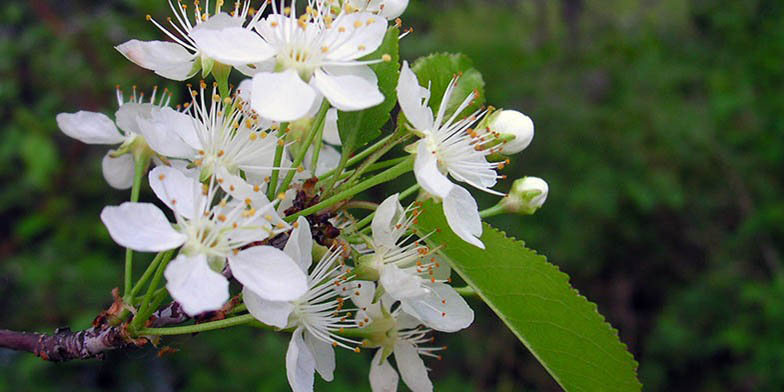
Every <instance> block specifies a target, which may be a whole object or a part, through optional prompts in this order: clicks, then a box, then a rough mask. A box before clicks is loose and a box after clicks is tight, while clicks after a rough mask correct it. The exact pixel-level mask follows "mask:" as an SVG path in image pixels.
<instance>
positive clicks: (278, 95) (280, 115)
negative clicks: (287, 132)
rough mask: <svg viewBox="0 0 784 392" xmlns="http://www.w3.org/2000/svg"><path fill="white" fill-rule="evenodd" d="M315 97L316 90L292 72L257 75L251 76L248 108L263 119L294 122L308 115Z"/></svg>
mask: <svg viewBox="0 0 784 392" xmlns="http://www.w3.org/2000/svg"><path fill="white" fill-rule="evenodd" d="M317 97H318V96H317V94H316V91H315V90H313V88H312V87H310V86H308V84H307V83H305V82H303V81H302V79H301V78H300V77H299V75H298V74H297V72H296V71H294V70H293V69H289V70H287V71H284V72H260V73H258V74H256V75H255V76H254V77H253V92H252V94H251V107H252V108H253V110H255V111H256V112H257V113H258V114H259V115H260V116H262V117H264V118H268V119H271V120H274V121H294V120H298V119H300V118H302V117H303V116H305V114H307V113H308V111H309V110H310V108H311V107H312V106H313V104H314V101H315V100H316V98H317Z"/></svg>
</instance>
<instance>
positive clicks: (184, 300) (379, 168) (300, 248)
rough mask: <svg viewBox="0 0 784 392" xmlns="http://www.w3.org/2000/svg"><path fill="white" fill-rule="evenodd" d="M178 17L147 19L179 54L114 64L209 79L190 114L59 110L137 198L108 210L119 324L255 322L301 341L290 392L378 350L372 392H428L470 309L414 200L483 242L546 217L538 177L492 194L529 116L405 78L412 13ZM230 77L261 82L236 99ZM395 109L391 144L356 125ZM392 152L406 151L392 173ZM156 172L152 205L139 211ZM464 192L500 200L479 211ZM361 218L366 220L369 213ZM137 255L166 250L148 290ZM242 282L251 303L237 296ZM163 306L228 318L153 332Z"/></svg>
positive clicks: (63, 125) (455, 79) (339, 7)
mask: <svg viewBox="0 0 784 392" xmlns="http://www.w3.org/2000/svg"><path fill="white" fill-rule="evenodd" d="M169 4H170V6H171V10H172V13H173V17H170V18H168V19H167V23H159V22H158V21H157V20H156V19H155V18H153V17H151V16H148V17H147V19H148V20H150V21H151V22H152V23H153V24H154V25H155V26H157V27H158V28H160V29H161V31H162V32H163V33H164V34H165V35H166V36H167V37H168V38H169V39H170V40H168V41H149V42H144V41H138V40H131V41H128V42H126V43H123V44H121V45H119V46H117V50H118V51H119V52H120V53H122V54H123V55H124V56H125V57H127V58H128V59H129V60H130V61H132V62H134V63H135V64H137V65H139V66H141V67H143V68H146V69H149V70H151V71H154V72H155V73H156V74H157V75H160V76H162V77H164V78H168V79H171V80H175V81H183V80H187V79H190V78H192V77H194V76H196V75H197V74H199V73H200V74H201V77H202V78H204V79H208V78H210V77H211V78H212V79H213V80H214V81H211V82H208V81H206V80H201V81H198V82H196V83H194V84H188V87H187V91H188V93H189V96H190V97H189V100H187V101H186V102H184V103H182V104H181V105H176V106H172V100H173V97H172V96H171V93H169V92H168V91H166V90H164V91H163V92H159V91H157V89H154V90H153V91H152V94H150V97H149V98H145V97H144V95H143V94H140V93H138V92H137V91H135V90H134V92H133V95H132V96H131V97H130V99H126V98H125V97H124V96H123V94H122V93H121V92H120V91H119V89H118V95H117V97H118V104H119V109H118V110H117V112H116V114H115V116H114V119H111V118H110V117H108V116H106V115H104V114H101V113H94V112H86V111H80V112H76V113H62V114H60V115H58V116H57V123H58V125H59V127H60V129H61V130H62V131H63V132H64V133H65V134H67V135H69V136H71V137H73V138H76V139H78V140H80V141H82V142H85V143H89V144H104V145H112V146H115V148H114V149H112V150H110V151H109V152H108V153H107V154H106V155H105V156H104V158H103V161H102V165H103V174H104V177H105V178H106V181H107V182H108V183H109V185H111V186H112V187H114V188H117V189H129V188H130V189H131V198H130V201H129V202H126V203H123V204H120V205H117V206H107V207H105V208H104V209H103V211H102V213H101V220H102V221H103V223H104V225H105V226H106V228H107V229H108V232H109V234H110V236H111V237H112V238H113V239H114V241H115V242H117V244H119V245H121V246H123V247H125V248H126V249H127V252H126V280H125V292H124V295H123V297H122V301H123V306H124V313H123V314H120V315H119V316H118V318H119V320H120V321H121V322H125V323H126V326H127V328H126V329H127V331H128V333H129V336H133V337H147V338H150V339H151V340H152V339H157V337H158V336H161V335H170V334H176V333H190V332H198V331H202V330H208V329H212V327H213V326H214V327H215V328H223V327H228V326H233V325H238V324H241V323H252V324H253V325H257V326H259V327H264V328H269V329H274V330H279V331H286V332H290V333H291V341H290V344H289V347H288V351H287V353H286V356H285V361H286V368H287V375H288V381H289V384H290V386H291V388H292V389H293V390H294V391H311V390H313V385H314V376H315V373H318V374H319V375H320V376H321V378H323V379H324V380H326V381H331V380H332V379H333V372H334V369H335V366H336V364H335V353H334V349H335V348H344V349H349V350H353V351H357V352H359V351H360V350H361V349H365V348H367V349H375V350H376V352H375V355H374V356H373V359H372V363H371V367H370V374H369V380H370V385H371V387H372V389H373V390H374V391H389V390H396V388H397V385H398V382H399V378H402V379H403V382H405V384H406V385H407V386H408V387H409V388H410V389H411V390H414V391H429V390H432V389H433V386H432V383H431V381H430V379H429V376H428V369H427V367H426V365H425V362H424V361H423V357H432V358H440V354H439V351H441V350H443V349H445V347H440V346H437V345H434V344H433V337H432V334H433V332H434V331H439V332H447V333H452V332H457V331H460V330H462V329H464V328H466V327H468V326H469V325H471V323H472V322H473V320H474V314H473V311H472V310H471V308H470V307H469V306H468V304H467V302H466V301H465V300H464V299H463V297H462V296H461V295H460V294H459V293H458V291H457V290H456V289H455V288H453V286H452V285H451V283H452V276H451V270H450V267H449V265H448V263H447V262H446V261H444V260H442V259H441V257H440V256H439V253H438V249H439V246H435V247H433V246H426V245H425V244H424V242H423V239H425V238H426V237H427V236H428V234H427V233H418V232H417V231H416V230H415V229H414V227H413V226H414V225H415V223H416V220H417V215H418V214H419V210H418V208H419V205H420V201H421V200H422V199H425V198H433V199H435V200H437V201H439V202H441V203H442V207H443V211H444V214H445V216H446V218H447V222H448V226H449V227H444V228H443V230H452V231H453V232H454V233H455V234H456V235H457V236H458V237H459V238H461V239H463V240H464V241H466V242H468V243H470V244H472V245H474V246H477V247H480V248H483V247H484V246H485V245H484V244H483V243H482V241H481V239H480V237H481V235H482V218H483V217H486V216H490V215H494V214H497V213H500V212H517V213H523V214H530V213H533V212H534V211H535V210H536V209H537V208H539V207H540V206H541V205H542V204H543V203H544V200H545V199H546V197H547V192H548V188H547V184H546V183H545V182H544V181H543V180H541V179H538V178H535V177H528V178H525V179H521V180H518V181H517V182H515V185H514V186H513V187H512V191H511V192H510V193H509V194H508V195H507V194H505V193H502V192H499V191H497V190H494V189H493V188H494V187H495V186H496V185H497V183H498V181H499V180H500V179H504V178H505V176H503V175H500V174H499V171H500V170H501V169H503V167H504V166H505V165H507V164H508V163H509V160H508V159H507V156H509V155H512V154H515V153H518V152H520V151H522V150H524V149H525V148H526V147H527V146H528V145H529V144H530V142H531V140H532V138H533V132H534V131H533V123H532V121H531V120H530V119H529V118H528V117H527V116H525V115H523V114H522V113H519V112H517V111H513V110H495V109H493V108H492V107H489V108H486V107H484V106H482V105H481V104H479V99H480V98H481V97H480V94H481V93H480V91H479V90H478V89H476V88H469V89H468V90H466V88H465V87H466V84H464V83H463V79H462V78H463V76H461V75H460V74H454V75H452V74H451V73H450V74H449V75H447V77H448V82H447V83H446V85H445V88H444V89H443V90H442V91H434V87H433V86H434V85H433V83H434V81H433V80H429V79H426V77H427V76H426V75H427V74H426V73H421V74H417V72H416V64H414V65H413V66H410V65H409V63H408V62H406V61H403V62H402V64H400V63H399V61H398V57H399V56H398V53H397V41H398V40H399V39H400V38H402V37H403V36H405V35H407V34H408V32H407V33H403V34H399V27H400V25H401V21H400V20H399V19H397V20H395V18H397V17H398V16H400V15H401V14H402V13H403V11H404V10H405V8H406V6H407V4H408V1H407V0H343V1H338V0H309V1H306V2H305V4H297V2H296V1H291V2H285V1H282V0H280V1H262V2H260V3H259V4H257V5H258V7H253V4H251V1H249V0H245V1H238V2H237V3H236V4H235V5H234V6H233V7H228V8H229V9H228V10H224V8H227V7H224V4H223V1H222V0H217V1H215V2H214V3H213V4H210V2H209V1H208V0H207V1H204V3H199V2H198V1H196V2H195V3H194V4H193V5H186V4H184V3H182V2H180V1H179V0H178V1H171V0H170V2H169ZM298 5H299V6H300V7H298ZM390 20H395V21H393V22H390ZM409 32H410V31H409ZM408 39H411V38H408ZM388 40H391V41H393V42H394V45H391V46H387V45H386V43H387V41H388ZM387 48H394V49H390V50H394V52H385V50H387ZM390 64H391V65H393V67H392V72H391V73H389V72H383V71H382V69H381V67H382V66H386V67H387V69H389V68H388V66H389V65H390ZM232 70H236V71H238V72H239V73H241V74H242V75H245V76H247V79H245V80H244V81H242V83H240V84H239V86H238V87H237V88H234V87H233V86H231V85H230V84H229V76H230V74H231V72H232ZM423 75H424V76H423ZM388 85H391V86H392V88H385V87H384V86H388ZM469 87H470V85H469ZM386 101H389V102H391V103H392V105H385V102H386ZM395 101H396V102H397V104H398V106H399V107H400V112H399V114H398V115H397V117H396V118H393V121H391V122H390V123H391V126H389V127H387V128H386V129H392V131H391V133H390V134H388V135H386V136H385V137H383V138H380V139H378V140H375V139H376V137H375V136H371V137H365V136H363V135H362V134H361V133H366V134H367V135H371V134H373V133H374V132H377V131H378V129H367V128H366V127H367V126H368V125H366V124H365V123H356V124H354V125H355V126H354V127H347V126H346V124H347V123H351V122H352V121H354V122H362V121H364V120H363V117H361V116H352V114H354V113H361V112H366V113H367V114H366V116H365V117H371V116H378V113H377V112H378V110H377V108H380V107H384V106H389V109H388V110H386V111H385V112H384V113H382V117H383V116H387V117H389V116H390V112H391V111H392V107H393V106H395V104H394V103H395ZM349 128H351V129H354V128H356V129H357V130H356V131H352V130H349ZM377 128H380V126H378V127H377ZM352 132H353V133H352ZM357 140H362V141H364V142H357ZM374 140H375V142H374V143H369V142H373V141H374ZM396 146H403V147H404V153H403V155H404V156H401V157H397V158H387V159H383V158H385V157H386V154H387V153H390V152H391V151H396V150H393V149H394V147H396ZM382 159H383V160H382ZM412 171H413V174H414V177H415V179H416V185H414V186H412V187H410V188H408V189H406V190H401V191H400V192H398V193H395V194H392V195H389V196H388V197H385V198H384V200H382V201H381V202H380V203H377V202H376V201H367V200H359V199H357V198H356V197H357V195H360V194H361V192H363V191H365V190H367V189H370V188H372V187H375V186H377V185H379V184H382V183H385V182H389V181H392V180H395V179H396V178H398V177H400V176H402V175H404V174H406V173H409V172H412ZM145 178H146V179H147V181H146V184H147V185H148V186H149V187H150V188H151V189H152V192H153V193H154V194H155V196H156V197H157V203H155V202H156V201H155V200H150V201H144V202H142V201H139V194H140V189H141V187H142V186H143V183H145V181H144V179H145ZM465 185H468V186H470V188H475V189H477V190H480V191H483V192H487V193H489V194H492V195H497V196H499V197H503V199H501V200H500V202H499V203H498V205H497V206H495V207H492V208H489V209H487V210H484V211H482V212H480V210H479V208H478V205H477V203H476V201H475V199H474V197H473V196H472V195H471V193H470V192H469V191H468V189H467V188H466V187H465ZM417 195H418V196H417ZM412 196H417V200H411V201H408V202H405V203H404V201H405V200H406V199H407V198H411V197H412ZM357 210H360V211H362V210H367V211H370V214H369V215H366V216H364V217H362V218H361V219H360V218H359V217H356V216H355V213H356V212H354V211H357ZM360 216H361V215H360ZM134 251H136V252H148V253H157V256H155V258H154V259H153V260H152V261H151V262H150V264H149V266H148V268H147V270H146V271H145V273H144V274H143V275H142V276H141V277H139V279H138V280H136V282H134V281H133V278H132V276H131V272H132V268H131V267H132V262H133V252H134ZM231 280H236V281H237V282H239V284H240V285H241V286H242V289H241V292H235V293H232V292H231V291H232V290H231V289H230V281H231ZM164 281H165V289H164V288H159V287H158V285H159V284H162V283H164ZM145 286H146V287H147V290H146V292H144V293H143V292H142V289H143V288H144V287H145ZM166 296H171V298H172V299H174V300H175V301H176V302H177V303H178V304H179V305H180V306H181V308H182V310H183V311H184V312H185V313H187V314H188V315H189V316H192V317H196V319H197V320H198V316H199V315H203V314H205V313H209V312H222V314H225V315H227V318H226V319H224V320H221V322H215V323H210V322H207V323H203V324H193V325H190V326H183V327H175V328H171V329H168V330H167V329H166V328H154V325H151V323H150V322H149V319H150V316H151V315H152V314H153V313H154V312H155V311H156V310H157V308H158V307H159V306H160V304H161V303H162V301H164V300H165V298H166ZM178 328H180V329H178ZM391 356H393V357H394V359H395V363H396V365H397V371H396V370H395V369H394V368H393V367H392V365H391V364H390V362H389V358H390V357H391ZM398 372H399V376H398Z"/></svg>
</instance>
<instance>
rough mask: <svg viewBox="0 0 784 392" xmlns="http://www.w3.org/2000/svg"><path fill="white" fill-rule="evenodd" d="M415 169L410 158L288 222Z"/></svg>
mask: <svg viewBox="0 0 784 392" xmlns="http://www.w3.org/2000/svg"><path fill="white" fill-rule="evenodd" d="M413 167H414V157H413V156H411V157H408V159H407V160H405V161H403V162H400V163H398V164H397V165H395V166H393V167H391V168H389V169H387V170H385V171H383V172H381V173H379V174H377V175H376V176H373V177H371V178H369V179H367V180H365V181H363V182H361V183H359V184H357V185H355V186H353V187H351V188H349V189H346V190H344V191H342V192H340V193H338V194H336V195H334V196H332V197H330V198H327V199H325V200H324V201H322V202H321V203H318V204H316V205H314V206H312V207H310V208H306V209H304V210H302V211H300V212H298V213H296V214H293V215H289V216H287V217H286V221H287V222H293V221H295V220H296V219H297V218H298V217H300V216H307V215H310V214H313V213H315V212H319V211H321V210H323V209H325V208H329V207H332V206H333V205H335V204H337V203H340V202H341V201H343V200H347V199H349V198H351V197H352V196H354V195H356V194H358V193H360V192H363V191H365V190H368V189H370V188H372V187H374V186H376V185H378V184H382V183H385V182H387V181H391V180H394V179H395V178H397V177H400V176H401V175H403V174H405V173H407V172H409V171H411V169H413Z"/></svg>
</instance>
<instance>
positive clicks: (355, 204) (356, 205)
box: [341, 200, 378, 211]
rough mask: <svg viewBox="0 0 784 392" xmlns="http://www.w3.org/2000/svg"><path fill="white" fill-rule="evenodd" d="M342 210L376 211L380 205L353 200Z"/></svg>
mask: <svg viewBox="0 0 784 392" xmlns="http://www.w3.org/2000/svg"><path fill="white" fill-rule="evenodd" d="M341 208H342V209H346V210H349V209H364V210H371V211H375V210H376V208H378V204H376V203H373V202H370V201H362V200H352V201H350V202H348V203H346V204H345V205H343V207H341Z"/></svg>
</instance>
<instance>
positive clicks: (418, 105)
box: [397, 61, 433, 131]
mask: <svg viewBox="0 0 784 392" xmlns="http://www.w3.org/2000/svg"><path fill="white" fill-rule="evenodd" d="M397 100H398V103H400V109H401V110H402V111H403V114H405V115H406V118H407V119H408V121H409V122H410V123H411V125H413V126H414V128H416V129H418V130H420V131H426V130H430V129H431V128H433V111H432V110H431V109H430V107H429V106H428V105H427V103H428V101H429V100H430V90H428V89H426V88H424V87H422V86H420V85H419V80H417V77H416V75H415V74H414V72H413V71H411V68H409V67H408V62H407V61H403V68H401V69H400V79H399V81H398V82H397Z"/></svg>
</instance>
